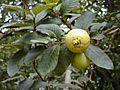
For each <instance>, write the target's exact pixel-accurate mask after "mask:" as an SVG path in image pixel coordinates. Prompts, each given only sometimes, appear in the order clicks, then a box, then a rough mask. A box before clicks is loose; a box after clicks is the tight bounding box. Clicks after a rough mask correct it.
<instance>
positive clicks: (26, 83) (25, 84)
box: [19, 78, 34, 90]
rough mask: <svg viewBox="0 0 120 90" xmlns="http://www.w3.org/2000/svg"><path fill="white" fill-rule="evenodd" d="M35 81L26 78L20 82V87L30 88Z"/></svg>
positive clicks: (25, 89)
mask: <svg viewBox="0 0 120 90" xmlns="http://www.w3.org/2000/svg"><path fill="white" fill-rule="evenodd" d="M33 83H34V80H32V79H29V78H27V79H24V80H23V81H21V82H20V83H19V88H20V90H30V87H31V86H32V84H33Z"/></svg>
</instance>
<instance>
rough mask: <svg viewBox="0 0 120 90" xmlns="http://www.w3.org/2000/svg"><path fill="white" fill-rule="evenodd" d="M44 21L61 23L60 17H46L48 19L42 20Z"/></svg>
mask: <svg viewBox="0 0 120 90" xmlns="http://www.w3.org/2000/svg"><path fill="white" fill-rule="evenodd" d="M44 23H47V24H57V25H61V24H62V21H61V19H60V18H57V17H53V18H48V19H46V20H44Z"/></svg>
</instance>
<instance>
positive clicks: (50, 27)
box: [36, 24, 62, 38]
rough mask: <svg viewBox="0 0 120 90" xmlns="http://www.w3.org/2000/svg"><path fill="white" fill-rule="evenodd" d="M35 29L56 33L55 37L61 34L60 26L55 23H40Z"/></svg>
mask: <svg viewBox="0 0 120 90" xmlns="http://www.w3.org/2000/svg"><path fill="white" fill-rule="evenodd" d="M36 30H37V31H39V32H44V30H49V31H52V32H53V33H54V34H55V35H56V37H57V38H60V37H61V35H62V30H61V28H60V27H59V26H58V25H56V24H41V25H39V26H37V27H36ZM47 33H48V32H47Z"/></svg>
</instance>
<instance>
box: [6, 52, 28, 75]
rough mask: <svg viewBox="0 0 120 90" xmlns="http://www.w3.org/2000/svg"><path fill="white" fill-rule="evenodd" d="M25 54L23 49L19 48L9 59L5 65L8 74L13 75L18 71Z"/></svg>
mask: <svg viewBox="0 0 120 90" xmlns="http://www.w3.org/2000/svg"><path fill="white" fill-rule="evenodd" d="M25 55H26V51H25V50H19V51H18V52H16V53H15V54H14V56H13V57H12V58H11V59H10V61H9V64H8V66H7V73H8V74H9V76H14V75H15V74H16V73H17V72H18V71H19V69H20V67H21V65H22V64H23V60H24V56H25Z"/></svg>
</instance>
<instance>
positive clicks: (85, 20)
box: [75, 11, 95, 30]
mask: <svg viewBox="0 0 120 90" xmlns="http://www.w3.org/2000/svg"><path fill="white" fill-rule="evenodd" d="M94 19H95V14H94V13H92V12H89V11H87V12H85V13H83V14H82V15H81V16H80V17H79V18H78V19H77V20H76V22H75V27H76V28H81V29H84V30H88V27H89V26H90V24H91V23H92V22H93V20H94Z"/></svg>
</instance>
